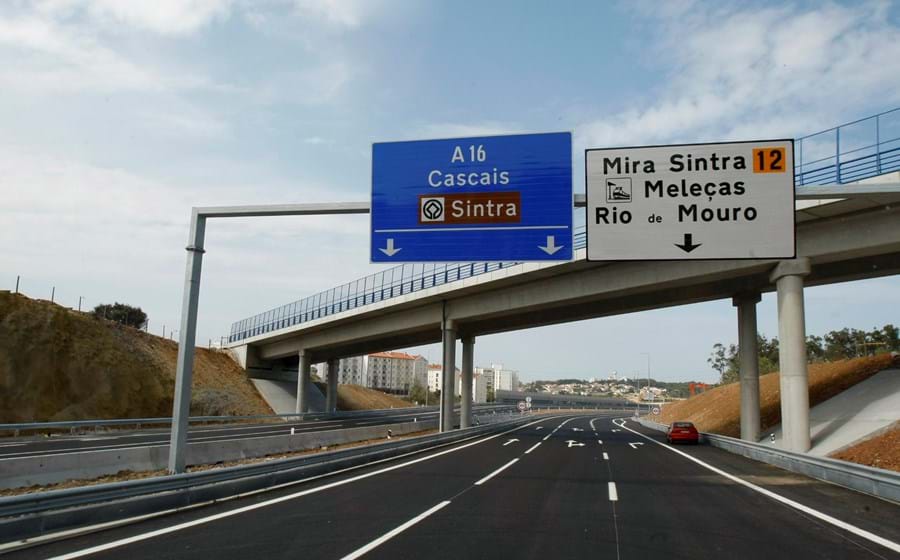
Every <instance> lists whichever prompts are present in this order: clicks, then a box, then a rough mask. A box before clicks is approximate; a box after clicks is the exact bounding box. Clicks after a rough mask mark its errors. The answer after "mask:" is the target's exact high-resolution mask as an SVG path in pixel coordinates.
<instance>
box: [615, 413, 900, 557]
mask: <svg viewBox="0 0 900 560" xmlns="http://www.w3.org/2000/svg"><path fill="white" fill-rule="evenodd" d="M618 425H619V426H621V427H622V428H625V429H626V430H628V431H629V432H632V433H634V434H637V435H639V436H641V437H642V438H644V439H648V440H650V441H652V442H653V443H655V444H657V445H661V446H663V447H665V448H666V449H668V450H669V451H672V452H674V453H678V454H679V455H681V456H682V457H685V458H686V459H688V460H690V461H693V462H695V463H697V464H698V465H700V466H701V467H704V468H706V469H708V470H710V471H712V472H714V473H716V474H718V475H721V476H724V477H725V478H727V479H728V480H731V481H733V482H736V483H738V484H740V485H742V486H745V487H747V488H749V489H751V490H755V491H756V492H759V493H760V494H762V495H764V496H767V497H769V498H772V499H773V500H775V501H777V502H781V503H782V504H784V505H786V506H789V507H792V508H794V509H796V510H799V511H802V512H803V513H805V514H807V515H811V516H813V517H815V518H816V519H819V520H821V521H824V522H826V523H830V524H831V525H834V526H835V527H838V528H840V529H843V530H845V531H847V532H849V533H852V534H854V535H856V536H858V537H862V538H864V539H866V540H869V541H871V542H873V543H875V544H878V545H880V546H883V547H885V548H887V549H889V550H892V551H894V552H900V544H898V543H895V542H894V541H891V540H888V539H886V538H884V537H881V536H878V535H876V534H875V533H870V532H869V531H866V530H865V529H861V528H859V527H857V526H856V525H851V524H850V523H847V522H846V521H841V520H840V519H837V518H836V517H832V516H830V515H828V514H827V513H822V512H821V511H818V510H815V509H813V508H811V507H809V506H805V505H803V504H801V503H800V502H795V501H794V500H791V499H790V498H785V497H784V496H782V495H780V494H776V493H775V492H772V491H771V490H767V489H766V488H763V487H762V486H757V485H756V484H753V483H752V482H748V481H746V480H744V479H743V478H740V477H738V476H735V475H733V474H730V473H727V472H725V471H723V470H721V469H719V468H717V467H714V466H712V465H710V464H709V463H705V462H703V461H701V460H700V459H697V458H696V457H693V456H691V455H688V454H687V453H685V452H684V451H681V450H680V449H675V448H674V447H672V446H671V445H666V444H665V443H662V442H660V441H656V440H655V439H653V438H652V437H650V436H648V435H645V434H642V433H641V432H638V431H636V430H632V429H631V428H629V427H628V426H626V425H625V420H624V419H623V420H622V423H621V424H618Z"/></svg>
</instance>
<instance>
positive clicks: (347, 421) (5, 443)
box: [0, 407, 477, 459]
mask: <svg viewBox="0 0 900 560" xmlns="http://www.w3.org/2000/svg"><path fill="white" fill-rule="evenodd" d="M476 412H477V411H476ZM437 415H438V412H437V410H436V409H435V408H433V407H429V408H428V409H425V410H422V409H420V408H415V409H397V410H396V411H392V412H384V411H378V412H373V413H372V414H360V415H354V416H352V417H340V416H336V417H333V418H327V419H317V420H301V421H289V422H269V423H264V424H261V423H252V424H249V423H248V424H228V425H205V426H194V427H191V428H190V430H189V431H188V441H189V442H190V441H195V442H196V441H217V440H231V439H241V438H251V437H261V436H271V435H279V434H286V433H290V431H291V429H292V428H293V429H294V431H295V432H299V433H304V432H316V431H328V430H342V429H346V428H354V427H361V426H375V425H389V424H396V423H400V422H412V421H413V419H414V418H415V419H416V420H417V421H422V420H428V419H434V418H437ZM169 435H170V432H169V430H168V429H159V428H152V429H146V430H136V431H127V432H125V431H114V432H106V433H93V434H78V435H68V434H54V435H53V436H51V437H40V436H39V437H34V436H31V437H22V438H3V439H2V440H0V459H9V458H16V457H32V456H42V455H52V454H59V453H80V452H84V451H96V450H100V449H121V448H128V447H142V446H151V445H168V443H169Z"/></svg>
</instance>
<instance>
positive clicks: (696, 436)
mask: <svg viewBox="0 0 900 560" xmlns="http://www.w3.org/2000/svg"><path fill="white" fill-rule="evenodd" d="M666 440H668V442H669V443H675V442H679V441H685V442H688V443H697V442H699V441H700V432H698V431H697V428H695V427H694V425H693V424H692V423H691V422H672V425H670V426H669V431H668V432H666Z"/></svg>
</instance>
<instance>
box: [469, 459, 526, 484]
mask: <svg viewBox="0 0 900 560" xmlns="http://www.w3.org/2000/svg"><path fill="white" fill-rule="evenodd" d="M518 460H519V458H518V457H516V458H515V459H513V460H512V461H510V462H509V463H506V464H505V465H503V466H502V467H500V468H499V469H497V470H495V471H494V472H492V473H491V474H489V475H487V476H486V477H484V478H482V479H481V480H479V481H478V482H476V483H475V486H481V485H482V484H484V483H485V482H487V481H488V480H490V479H492V478H494V477H495V476H497V475H498V474H500V473H501V472H503V471H504V470H506V469H507V468H509V467H511V466H513V465H514V464H515V463H516V461H518Z"/></svg>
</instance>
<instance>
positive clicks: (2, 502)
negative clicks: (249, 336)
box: [0, 416, 534, 550]
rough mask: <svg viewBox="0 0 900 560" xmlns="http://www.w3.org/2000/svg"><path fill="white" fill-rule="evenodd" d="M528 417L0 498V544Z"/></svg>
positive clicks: (206, 498) (445, 441) (388, 454)
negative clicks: (321, 450)
mask: <svg viewBox="0 0 900 560" xmlns="http://www.w3.org/2000/svg"><path fill="white" fill-rule="evenodd" d="M533 419H534V418H533V417H531V416H517V417H515V418H512V419H509V420H507V421H505V422H498V423H492V424H486V425H483V426H477V427H473V428H467V429H465V430H454V431H451V432H445V433H442V434H434V435H428V436H419V437H414V438H409V439H401V440H397V441H392V442H385V443H380V444H375V445H371V446H363V447H352V448H348V449H342V450H338V451H328V452H323V453H318V454H315V455H304V456H300V457H293V458H289V459H279V460H274V461H265V462H261V463H254V464H250V465H241V466H236V467H226V468H221V469H212V470H206V471H198V472H191V473H185V474H176V475H167V476H161V477H156V478H148V479H140V480H130V481H126V482H113V483H108V484H101V485H95V486H83V487H78V488H68V489H63V490H51V491H47V492H37V493H32V494H23V495H19V496H11V497H7V498H0V543H3V542H10V541H17V540H23V539H28V538H33V537H35V536H38V535H41V534H45V533H47V532H51V531H52V532H60V531H66V530H70V529H74V528H77V527H82V526H84V525H86V524H88V523H90V524H92V525H96V524H102V523H109V522H113V521H120V520H123V519H127V518H129V517H136V516H142V515H150V514H153V513H156V512H161V511H168V510H172V509H176V508H185V507H191V506H196V505H199V504H203V503H208V502H211V501H214V500H220V499H223V498H226V497H229V496H234V495H237V494H246V493H248V492H253V491H257V490H261V489H264V488H270V487H273V486H277V485H282V484H286V483H290V482H295V481H298V480H301V479H303V478H305V477H308V476H312V475H315V474H322V473H325V472H332V471H335V470H339V469H344V468H349V467H353V466H358V465H363V464H370V463H371V462H373V461H377V460H382V459H388V458H393V457H397V456H399V455H403V454H407V453H414V452H418V451H423V450H426V449H430V448H433V447H436V446H440V445H449V444H452V443H457V442H460V441H464V440H468V439H471V438H474V437H478V436H481V435H485V434H490V433H493V432H498V431H502V430H503V429H504V428H506V427H512V426H516V425H518V424H523V423H526V422H528V421H530V420H533ZM86 509H90V510H91V511H86ZM0 550H2V548H0Z"/></svg>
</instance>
